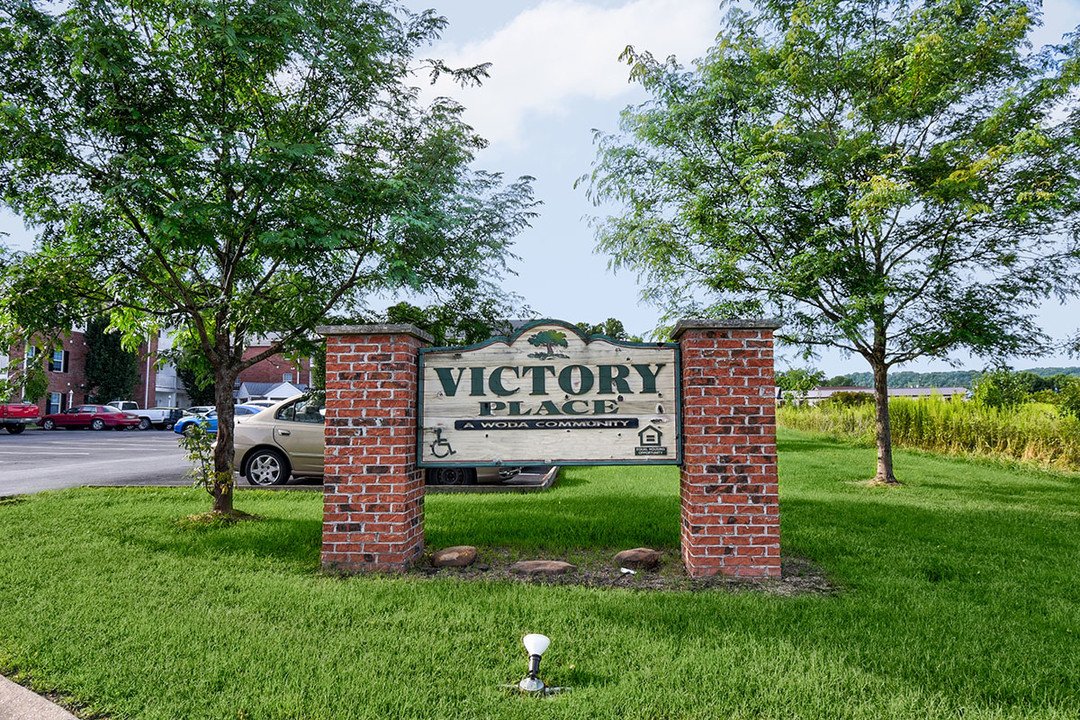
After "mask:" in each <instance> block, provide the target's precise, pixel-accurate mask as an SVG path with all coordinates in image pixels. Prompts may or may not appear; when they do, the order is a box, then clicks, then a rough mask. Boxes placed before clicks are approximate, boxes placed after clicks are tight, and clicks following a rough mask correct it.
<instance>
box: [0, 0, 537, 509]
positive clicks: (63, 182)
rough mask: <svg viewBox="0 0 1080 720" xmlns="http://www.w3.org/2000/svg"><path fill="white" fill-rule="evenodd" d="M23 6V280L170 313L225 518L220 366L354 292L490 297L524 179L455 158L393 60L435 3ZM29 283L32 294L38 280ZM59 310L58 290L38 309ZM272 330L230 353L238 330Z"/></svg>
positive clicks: (525, 210) (4, 105) (199, 0)
mask: <svg viewBox="0 0 1080 720" xmlns="http://www.w3.org/2000/svg"><path fill="white" fill-rule="evenodd" d="M40 4H41V3H39V2H37V1H36V0H6V1H5V2H3V3H2V5H0V66H2V67H3V68H4V72H3V73H0V109H2V111H0V138H2V139H0V197H2V199H3V201H4V202H5V203H6V204H7V205H8V206H9V207H11V208H12V209H14V210H15V211H16V212H18V213H19V214H21V215H22V216H23V217H24V219H26V220H27V221H28V222H29V223H31V224H33V225H36V226H38V227H41V228H43V231H42V234H41V237H40V239H39V243H38V247H37V250H36V252H34V253H31V254H27V255H22V256H19V257H17V258H15V268H14V269H15V273H14V277H15V278H16V280H15V288H14V290H15V296H16V297H18V298H23V299H27V300H26V301H25V302H23V303H22V304H19V303H8V304H7V309H6V312H0V315H5V314H6V318H7V322H8V324H9V325H13V324H18V323H20V322H23V321H24V319H25V317H26V315H27V314H29V313H30V311H36V312H39V313H40V306H41V302H39V301H36V300H34V299H33V298H34V295H33V291H34V290H35V289H40V288H42V287H45V283H46V282H49V283H51V285H50V287H53V288H57V289H58V291H59V290H62V291H63V294H64V295H65V297H66V298H72V299H76V300H78V301H79V302H81V303H84V304H85V305H89V306H92V307H95V308H98V307H100V308H104V309H105V311H106V313H107V314H108V315H109V316H110V318H111V320H112V323H113V326H114V327H118V328H120V329H122V330H124V331H125V332H126V333H128V334H129V336H132V337H134V336H140V337H141V336H142V335H143V334H144V333H145V331H146V330H148V329H156V328H164V327H168V328H173V329H175V338H176V342H177V345H178V347H179V348H180V349H182V350H184V351H187V352H191V353H193V354H195V355H198V356H200V357H202V358H204V359H205V362H206V364H207V368H208V372H209V375H210V377H209V378H206V379H208V380H212V381H213V384H214V387H215V390H216V397H215V405H216V406H217V411H218V418H219V423H218V428H219V429H218V438H217V445H216V449H215V456H214V463H215V468H214V470H215V472H214V477H215V478H216V480H215V481H214V484H213V487H212V488H209V489H210V490H211V492H212V494H213V496H214V510H215V511H220V512H231V511H232V497H233V487H232V469H233V435H232V420H233V410H232V407H233V398H232V391H233V385H234V381H235V379H236V377H237V375H238V373H239V372H240V371H241V370H243V369H244V368H246V367H249V366H251V365H253V364H254V363H257V362H259V361H260V360H263V359H265V358H266V357H269V356H270V355H273V354H275V353H279V352H289V351H291V350H296V349H298V348H300V347H301V346H304V345H305V344H309V343H310V342H311V341H312V337H313V335H314V332H313V330H314V328H315V327H316V326H317V325H319V324H320V322H321V320H322V318H324V317H325V316H326V315H327V314H328V313H330V312H331V311H334V312H338V313H344V314H349V313H354V312H357V311H358V310H359V309H361V308H362V307H363V305H364V302H365V299H366V298H367V297H370V296H372V295H373V294H376V293H381V292H394V291H395V290H397V289H400V288H408V289H410V290H412V291H416V292H423V293H427V294H429V295H438V294H440V293H445V294H449V295H454V294H461V293H472V294H485V293H493V292H495V286H494V284H493V283H494V282H495V281H496V280H497V279H498V278H499V277H500V276H501V274H502V273H503V272H504V271H505V270H506V262H507V258H508V257H510V256H509V254H508V248H509V245H510V242H511V240H512V238H513V236H514V235H515V234H516V233H517V232H519V231H520V230H521V229H522V228H523V227H525V226H526V225H527V224H528V222H529V220H530V218H531V217H532V210H531V208H532V207H533V205H534V202H533V199H532V194H531V179H530V178H522V179H520V180H518V181H515V182H510V183H507V182H504V181H503V179H502V178H501V177H500V176H499V175H497V174H490V173H486V172H482V171H477V170H472V169H470V164H471V162H472V160H473V157H474V153H475V151H476V150H477V149H478V148H480V147H482V146H483V140H482V139H481V138H479V137H478V136H477V135H476V134H475V133H474V132H473V130H472V129H471V128H469V127H468V126H467V125H465V124H464V123H463V122H462V121H461V119H460V114H461V107H460V106H458V105H457V104H455V103H453V102H452V101H449V100H447V99H438V100H435V101H434V102H433V103H432V104H431V105H429V106H422V105H421V104H420V103H419V102H418V91H417V90H416V89H415V88H414V87H412V86H411V82H412V78H413V77H415V75H416V74H417V73H418V72H421V71H423V72H430V74H431V75H433V76H437V75H439V74H440V73H452V74H453V75H454V76H455V77H456V78H458V79H459V80H460V81H462V82H473V81H475V82H478V81H479V80H480V79H481V78H482V77H483V76H484V75H485V67H486V66H477V67H475V68H468V69H463V70H454V69H451V68H448V67H446V66H445V65H444V64H443V63H442V62H440V61H427V62H423V63H422V62H421V61H418V60H415V59H414V55H415V53H416V52H417V51H418V49H419V48H422V47H423V46H425V45H426V44H429V43H430V42H432V41H433V40H434V39H435V38H437V37H438V35H439V32H440V31H441V29H442V28H443V27H444V25H445V22H446V21H445V19H444V18H441V17H438V16H436V15H435V14H433V13H432V12H431V11H427V12H424V13H421V14H418V15H416V14H411V13H408V12H407V11H405V10H404V9H402V8H400V7H399V6H398V5H396V4H394V3H392V2H390V0H372V1H370V2H362V1H361V0H318V1H315V0H292V1H290V2H275V1H273V0H255V1H254V2H249V1H248V0H213V1H211V0H181V1H180V2H173V1H172V0H134V1H127V0H125V1H124V2H120V0H74V1H73V2H71V3H63V4H60V5H59V6H58V8H59V9H58V10H57V11H56V12H49V11H47V10H45V9H43V8H42V7H40V6H39V5H40ZM47 299H49V300H51V299H53V298H52V296H50V297H48V298H47ZM44 314H45V315H46V316H47V319H48V321H50V322H53V323H55V322H58V321H62V320H66V319H67V317H66V316H67V315H69V314H70V315H77V314H78V313H77V312H76V311H75V310H74V309H72V308H71V307H70V303H65V302H61V303H59V304H58V305H57V306H56V307H52V308H51V311H50V312H48V313H44ZM259 337H272V338H274V340H273V341H272V342H271V343H270V344H269V346H268V347H267V348H266V349H265V351H263V352H261V353H259V354H256V355H254V356H252V357H249V358H245V357H244V351H245V350H246V349H247V348H248V347H249V346H250V345H251V343H252V340H253V339H255V338H259Z"/></svg>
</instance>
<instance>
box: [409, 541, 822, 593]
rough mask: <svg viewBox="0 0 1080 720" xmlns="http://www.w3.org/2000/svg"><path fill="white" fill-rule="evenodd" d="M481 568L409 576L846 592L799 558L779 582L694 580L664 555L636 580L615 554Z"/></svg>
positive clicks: (420, 568)
mask: <svg viewBox="0 0 1080 720" xmlns="http://www.w3.org/2000/svg"><path fill="white" fill-rule="evenodd" d="M479 550H480V551H479V555H478V557H477V560H476V562H475V563H474V564H473V565H471V566H469V567H464V568H433V567H431V566H430V564H429V561H430V553H428V555H427V556H426V557H425V558H424V560H423V561H421V562H420V563H419V564H417V565H416V566H415V567H414V568H412V569H411V570H409V571H408V572H407V575H408V576H411V577H417V578H429V579H432V580H435V579H456V580H465V581H482V582H483V581H486V582H490V581H510V582H521V583H532V584H541V585H569V586H582V587H594V588H625V589H630V590H643V591H656V590H662V591H690V592H693V591H704V590H726V591H735V592H742V591H750V592H764V593H768V594H772V595H782V596H794V595H807V594H813V595H830V594H835V593H837V592H839V591H840V588H839V586H837V584H836V583H834V582H833V581H831V580H830V579H829V578H828V577H827V576H826V575H825V572H824V571H823V570H822V569H821V568H820V567H818V566H817V565H815V564H814V563H812V562H811V561H809V560H807V559H806V558H801V557H797V556H793V555H785V556H783V557H782V558H781V562H780V572H781V578H780V579H779V580H752V579H737V578H729V577H723V576H714V577H709V578H691V577H689V576H688V575H687V574H686V572H685V571H684V570H683V567H682V561H681V559H680V558H679V555H678V552H677V551H667V550H665V551H662V553H661V558H662V559H661V562H660V566H659V567H658V568H657V569H656V570H638V571H637V572H636V573H635V574H631V573H623V572H622V571H621V570H620V569H619V568H618V567H615V566H614V564H613V562H612V558H613V557H614V555H615V553H614V552H611V553H604V554H599V553H597V554H592V555H589V556H586V557H554V556H544V555H543V554H541V557H540V558H538V557H536V556H523V555H522V554H521V553H520V551H518V550H510V549H507V548H480V549H479ZM536 559H547V560H565V561H567V562H570V563H573V564H574V565H575V566H576V569H575V570H571V571H570V572H568V573H565V574H561V575H551V576H530V575H521V574H518V573H515V572H513V571H511V566H512V565H513V564H514V563H516V562H518V561H520V560H536Z"/></svg>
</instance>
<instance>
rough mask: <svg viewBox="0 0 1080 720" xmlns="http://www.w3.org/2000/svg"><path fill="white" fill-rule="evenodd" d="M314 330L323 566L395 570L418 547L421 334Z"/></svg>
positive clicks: (385, 329)
mask: <svg viewBox="0 0 1080 720" xmlns="http://www.w3.org/2000/svg"><path fill="white" fill-rule="evenodd" d="M319 332H320V333H322V334H323V335H325V336H326V455H325V466H326V467H325V476H324V479H323V484H324V486H325V490H324V494H323V546H322V564H323V567H325V568H328V569H337V570H346V571H352V572H355V571H361V570H401V569H404V568H406V567H408V566H409V565H410V564H411V563H412V562H413V561H414V560H416V558H417V557H419V556H420V555H421V553H422V552H423V550H424V474H423V472H422V471H421V469H420V468H419V467H417V465H416V462H417V446H416V437H417V432H416V424H417V419H418V413H419V402H418V399H417V391H418V389H419V387H418V386H419V370H418V360H417V357H418V354H419V352H418V351H419V350H420V348H421V347H424V346H425V345H427V344H430V342H431V336H429V335H428V334H427V333H425V332H423V331H422V330H418V329H417V328H415V327H413V326H411V325H362V326H355V327H324V328H319Z"/></svg>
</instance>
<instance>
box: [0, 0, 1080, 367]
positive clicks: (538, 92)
mask: <svg viewBox="0 0 1080 720" xmlns="http://www.w3.org/2000/svg"><path fill="white" fill-rule="evenodd" d="M404 4H405V5H406V6H407V7H410V8H411V9H413V10H421V9H424V8H428V7H434V8H435V9H436V10H437V11H438V12H439V13H440V14H442V15H445V16H446V17H447V19H448V20H449V21H450V25H449V27H448V28H447V30H446V31H445V32H444V34H443V38H442V40H441V41H440V43H439V44H438V45H437V46H436V47H434V48H432V50H431V53H430V55H431V56H432V57H440V58H443V59H444V60H446V61H447V62H448V64H450V65H461V66H464V65H474V64H477V63H480V62H490V63H492V68H491V78H490V79H489V80H487V81H486V82H485V83H484V85H483V86H482V87H480V88H474V89H467V90H460V89H457V88H455V87H454V86H452V85H450V84H448V83H447V84H443V83H440V84H439V85H438V86H437V87H436V91H437V92H439V93H441V94H447V95H452V96H454V97H455V98H457V99H458V100H460V101H461V102H462V104H464V105H465V106H466V108H467V111H466V116H465V117H466V120H467V121H468V122H470V123H471V124H472V125H473V126H474V127H475V128H476V129H477V130H478V131H479V133H480V134H481V135H482V136H484V137H486V138H487V139H488V140H489V141H490V146H489V147H488V148H487V149H486V150H484V151H483V152H482V153H481V155H480V157H479V162H478V166H479V167H482V168H483V169H486V170H496V171H501V172H503V173H505V174H506V175H507V176H509V177H516V176H518V175H532V176H534V177H535V178H536V183H535V190H536V193H537V196H538V198H539V199H540V200H542V201H543V203H544V204H543V205H542V206H541V207H540V208H539V213H540V216H539V217H538V218H537V219H536V220H535V222H534V223H533V227H532V228H531V229H529V230H527V231H526V232H525V233H523V234H522V235H521V236H520V237H519V238H518V241H517V245H516V254H517V255H519V256H520V257H521V261H520V262H519V263H517V265H516V269H517V271H518V276H517V277H512V278H510V279H509V280H508V281H507V282H506V283H505V285H506V287H507V289H509V290H512V291H514V292H516V293H517V294H519V295H521V296H523V297H524V298H525V300H526V302H527V303H528V304H529V305H530V306H531V307H532V308H533V310H534V311H536V312H537V313H539V314H540V315H544V316H548V317H554V318H559V319H563V320H568V321H571V322H578V321H582V320H587V321H590V322H600V321H602V320H604V319H605V318H608V317H616V318H619V319H620V320H622V321H623V322H624V323H625V325H626V327H627V329H628V330H629V331H631V332H632V333H637V334H642V335H648V333H650V332H651V331H652V329H653V328H654V327H655V326H656V324H657V318H658V316H659V312H658V311H657V310H656V309H655V308H652V307H648V306H644V305H641V304H640V303H639V302H638V288H637V285H636V282H635V278H634V277H633V276H632V275H631V274H627V273H620V274H618V275H613V274H612V273H611V272H610V271H608V269H607V259H606V258H605V257H602V256H599V255H597V254H595V253H594V252H593V246H594V240H593V233H592V230H591V228H590V227H589V226H588V224H587V222H586V219H587V217H589V216H592V215H595V214H597V210H596V209H595V208H593V207H592V206H591V205H590V204H589V202H588V201H587V199H586V198H585V195H584V193H583V192H582V190H580V189H578V190H575V189H574V188H573V184H574V180H575V179H576V178H578V177H580V176H581V175H583V174H585V173H587V172H588V171H589V169H590V163H591V162H592V160H593V158H594V156H595V150H594V146H593V142H592V138H593V129H594V128H597V129H601V130H605V131H611V130H614V129H616V128H617V125H618V120H619V111H620V110H621V109H623V108H624V107H626V106H627V105H630V104H634V103H637V102H641V101H642V100H644V99H645V97H644V94H643V93H642V92H641V91H640V89H638V88H637V87H636V86H635V85H631V84H629V83H628V82H627V67H626V66H625V65H624V64H622V63H620V62H619V61H618V57H619V54H620V53H621V52H622V50H623V48H625V47H626V46H627V45H634V46H635V48H637V49H639V50H648V51H650V52H652V54H653V55H655V56H659V57H665V56H667V55H675V56H676V57H677V58H678V59H679V60H680V62H682V63H684V64H686V63H689V62H690V61H691V60H693V59H694V58H697V57H700V56H701V55H702V54H704V52H705V51H706V50H707V48H708V47H709V46H710V45H711V44H712V41H713V39H714V37H715V34H716V31H717V28H718V26H719V18H720V9H719V4H718V3H717V2H716V0H631V1H627V0H542V1H540V0H443V1H442V2H420V1H418V0H406V1H405V2H404ZM1044 17H1045V25H1044V27H1043V29H1042V30H1041V31H1040V33H1039V34H1038V35H1037V36H1036V37H1035V41H1036V43H1037V44H1043V43H1047V42H1057V41H1059V40H1060V37H1061V33H1062V32H1066V31H1068V30H1070V29H1072V28H1075V27H1077V26H1078V25H1080V0H1048V1H1047V2H1045V4H1044ZM0 232H8V233H10V235H11V237H9V238H7V239H6V242H7V243H8V244H9V245H15V246H18V247H29V244H30V242H31V234H30V233H27V232H26V231H25V230H24V229H23V227H22V223H21V222H20V221H19V219H18V218H15V217H13V216H11V215H10V214H9V213H6V212H5V211H0ZM0 242H5V240H4V239H3V238H0ZM1077 317H1080V303H1074V304H1073V305H1071V306H1069V307H1067V308H1060V307H1057V306H1056V305H1055V306H1053V307H1047V308H1045V309H1044V312H1043V313H1042V318H1043V320H1044V325H1045V328H1046V330H1047V331H1048V332H1050V333H1051V334H1054V335H1058V336H1064V335H1067V334H1070V333H1071V332H1073V331H1074V330H1075V329H1076V327H1077V325H1078V324H1080V323H1077V322H1076V320H1075V318H1077ZM792 362H793V363H795V364H800V365H801V364H802V361H800V360H796V359H794V358H792ZM977 364H978V361H974V362H973V365H977ZM1030 364H1031V363H1030V362H1029V361H1025V360H1021V361H1018V362H1017V365H1018V366H1020V367H1027V366H1029V365H1030ZM1038 364H1080V361H1076V362H1075V363H1074V362H1073V361H1070V360H1069V359H1067V358H1064V357H1055V358H1048V359H1046V360H1044V361H1040V362H1039V363H1038ZM817 365H818V366H819V367H821V368H822V369H823V370H825V371H826V372H828V373H829V374H833V373H839V372H849V371H862V370H865V369H868V368H866V367H864V366H865V362H864V361H863V360H862V359H861V358H850V359H845V358H843V357H841V356H839V355H832V356H827V357H823V358H822V359H821V360H819V361H818V362H817ZM930 367H933V368H935V369H936V368H944V367H947V366H945V365H944V364H943V363H940V362H938V363H930V364H922V365H918V366H912V368H911V369H927V368H930Z"/></svg>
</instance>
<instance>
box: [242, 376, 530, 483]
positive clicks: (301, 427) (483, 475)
mask: <svg viewBox="0 0 1080 720" xmlns="http://www.w3.org/2000/svg"><path fill="white" fill-rule="evenodd" d="M325 422H326V407H325V402H324V399H323V396H322V395H321V394H312V395H301V396H298V397H294V398H290V399H289V400H285V401H284V402H279V403H277V404H276V405H273V406H271V407H269V408H267V409H265V410H263V411H262V412H260V413H257V414H255V415H248V416H245V417H242V418H239V417H238V418H237V419H236V425H235V429H234V431H233V435H234V443H235V448H236V461H237V462H236V466H237V468H238V469H239V472H240V475H241V476H243V477H246V478H247V481H248V483H250V484H251V485H260V486H269V485H284V484H285V483H286V482H288V480H289V477H290V476H293V475H295V476H297V477H319V476H321V475H322V474H323V450H324V448H325V435H324V428H323V426H324V425H325ZM519 472H521V468H516V467H514V468H504V467H481V468H473V467H446V468H429V469H428V471H427V476H426V481H427V483H428V484H429V485H472V484H473V483H477V482H483V483H497V482H502V481H503V480H509V479H510V478H512V477H514V476H516V475H517V474H518V473H519Z"/></svg>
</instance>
